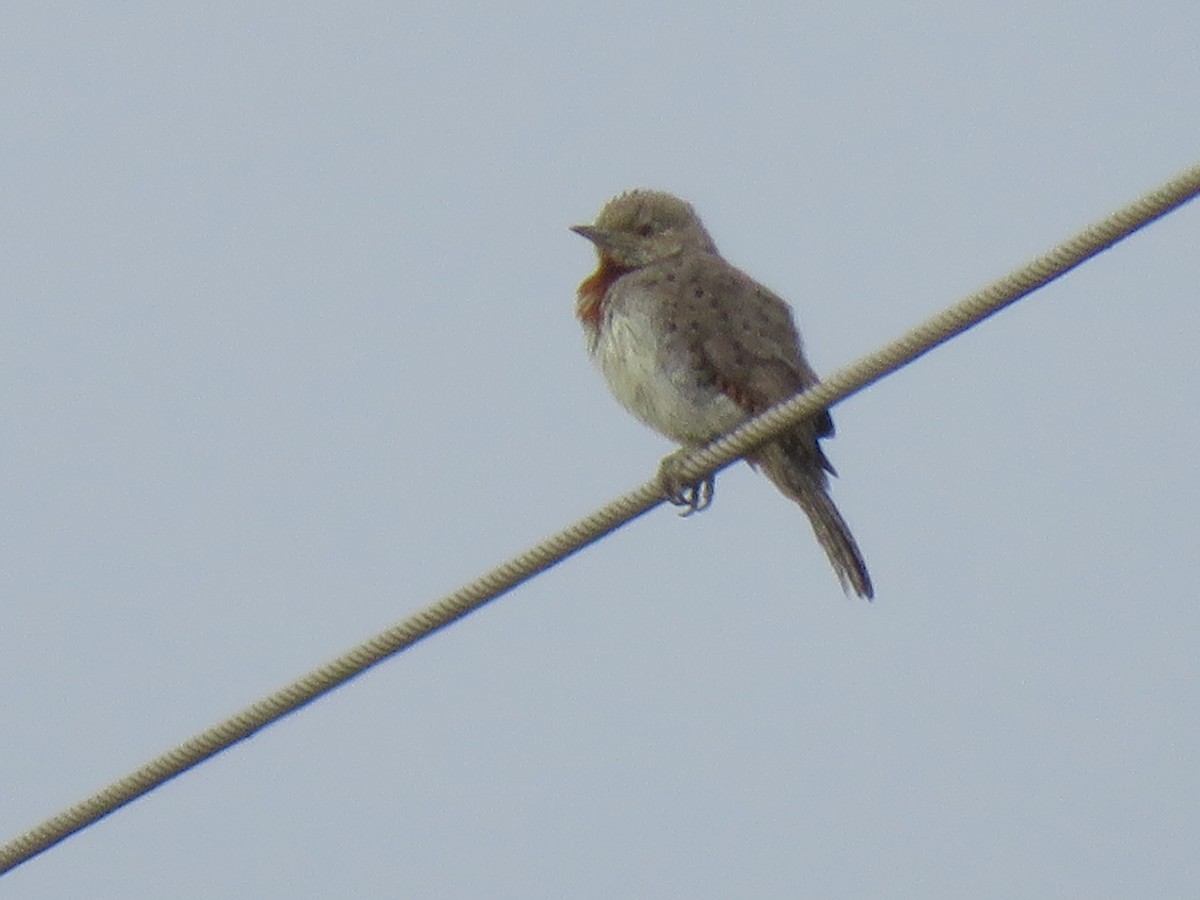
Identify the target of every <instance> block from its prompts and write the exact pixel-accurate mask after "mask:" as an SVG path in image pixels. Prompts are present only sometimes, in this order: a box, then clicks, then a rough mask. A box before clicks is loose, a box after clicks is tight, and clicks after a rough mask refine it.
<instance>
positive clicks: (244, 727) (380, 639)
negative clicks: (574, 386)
mask: <svg viewBox="0 0 1200 900" xmlns="http://www.w3.org/2000/svg"><path fill="white" fill-rule="evenodd" d="M1198 193H1200V164H1197V165H1195V166H1192V167H1191V168H1189V169H1186V170H1185V171H1184V172H1182V173H1181V174H1180V175H1178V176H1176V177H1175V178H1173V179H1172V180H1170V181H1168V182H1166V183H1165V184H1163V185H1162V186H1161V187H1159V188H1157V189H1156V190H1154V191H1152V192H1150V193H1149V194H1147V195H1146V196H1144V197H1142V198H1141V199H1139V200H1136V201H1134V202H1133V203H1131V204H1129V205H1128V206H1126V207H1124V208H1122V209H1120V210H1118V211H1117V212H1115V213H1113V214H1112V215H1110V216H1108V217H1107V218H1105V219H1103V220H1101V221H1099V222H1097V223H1095V224H1093V225H1091V226H1089V227H1087V228H1085V229H1084V230H1083V231H1081V232H1080V233H1079V234H1077V235H1075V236H1074V237H1072V238H1070V239H1069V240H1067V241H1065V242H1064V243H1062V244H1060V245H1058V246H1057V247H1055V248H1054V249H1053V250H1051V251H1050V252H1048V253H1046V254H1045V255H1043V256H1039V257H1037V258H1036V259H1034V260H1033V261H1032V262H1030V263H1028V264H1026V265H1025V266H1022V267H1021V268H1019V269H1017V270H1016V271H1014V272H1012V273H1011V274H1009V275H1006V276H1005V277H1003V278H1001V279H1000V280H998V281H996V282H993V283H992V284H990V285H988V286H987V287H985V288H983V289H982V290H980V291H978V292H976V293H974V294H971V295H969V296H967V297H965V298H963V299H962V300H960V301H959V302H957V303H955V304H954V305H953V306H951V307H949V308H947V309H946V310H944V311H943V312H941V313H939V314H938V315H936V316H934V317H932V318H930V319H928V320H927V321H925V322H923V323H922V324H921V325H918V326H917V327H916V328H914V329H913V330H911V331H909V332H908V333H907V334H904V335H902V336H901V337H899V338H897V339H896V340H894V341H892V342H891V343H889V344H887V345H885V346H884V347H882V348H881V349H879V350H877V351H875V352H874V353H871V354H869V355H868V356H865V357H863V358H862V359H860V360H859V361H857V362H855V363H853V364H851V365H849V366H847V367H846V368H844V369H841V370H839V371H837V372H835V373H834V374H833V375H831V376H830V377H829V378H827V379H825V380H824V381H822V382H821V383H820V384H818V385H816V386H815V387H813V388H811V389H810V390H808V391H806V392H804V393H803V394H800V395H798V396H796V397H794V398H792V399H791V400H788V401H786V402H784V403H781V404H779V405H777V406H774V407H772V408H771V409H769V410H767V411H766V412H764V413H762V414H761V415H759V416H757V417H755V418H754V419H751V420H750V421H748V422H746V423H745V424H743V425H741V426H740V427H739V428H737V429H736V430H735V431H733V432H731V433H730V434H728V435H726V436H725V437H722V438H719V439H718V440H716V441H714V442H713V443H711V444H709V445H707V446H705V447H702V448H700V449H698V450H695V451H694V452H691V453H688V454H687V455H686V456H684V457H681V458H680V459H679V460H678V462H677V466H678V468H677V474H678V475H679V476H681V477H682V478H684V479H686V480H689V481H692V480H696V481H699V480H701V479H703V478H705V477H707V476H708V475H711V474H713V473H715V472H717V471H719V470H720V469H723V468H725V467H726V466H729V465H731V464H732V463H734V462H735V461H737V460H738V459H740V458H741V457H742V456H743V455H744V454H746V453H747V452H748V451H750V450H752V449H754V448H755V447H757V446H758V445H760V444H762V443H764V442H765V441H767V440H769V439H770V438H772V437H773V436H774V435H776V434H778V433H779V432H780V431H783V430H785V429H786V428H788V427H789V426H791V425H794V424H795V423H797V422H798V421H800V420H801V419H804V418H806V417H808V416H811V415H813V414H814V413H816V412H818V411H820V410H821V409H824V408H827V407H829V406H832V405H833V404H834V403H836V402H838V401H839V400H842V399H844V398H845V397H848V396H850V395H851V394H854V393H857V392H858V391H861V390H862V389H863V388H865V387H867V386H868V385H870V384H873V383H874V382H876V381H878V380H879V379H881V378H883V377H885V376H887V375H889V374H891V373H892V372H895V371H896V370H898V369H899V368H901V367H902V366H905V365H907V364H908V363H910V362H912V361H913V360H915V359H917V358H918V357H919V356H921V355H923V354H925V353H928V352H929V351H930V350H932V349H933V348H934V347H937V346H938V345H939V344H942V343H944V342H945V341H948V340H950V339H951V338H953V337H955V336H956V335H958V334H961V333H962V332H963V331H966V330H967V329H968V328H970V327H972V326H973V325H976V324H978V323H979V322H980V321H982V320H983V319H985V318H987V317H988V316H990V315H992V314H993V313H996V312H998V311H1000V310H1001V309H1003V308H1004V307H1005V306H1008V305H1009V304H1011V303H1015V302H1016V301H1017V300H1019V299H1021V298H1022V297H1024V296H1026V295H1027V294H1029V293H1030V292H1032V291H1034V290H1036V289H1037V288H1039V287H1042V286H1043V285H1045V284H1048V283H1049V282H1051V281H1053V280H1055V279H1056V278H1059V277H1061V276H1062V275H1064V274H1066V273H1067V272H1069V271H1070V270H1071V269H1073V268H1075V267H1076V266H1078V265H1080V264H1081V263H1083V262H1085V261H1086V260H1088V259H1089V258H1091V257H1092V256H1095V255H1096V254H1097V253H1100V252H1102V251H1104V250H1106V249H1108V248H1109V247H1111V246H1113V245H1114V244H1116V243H1117V242H1118V241H1120V240H1122V239H1123V238H1126V237H1128V236H1129V235H1130V234H1132V233H1133V232H1135V231H1137V230H1138V229H1140V228H1142V227H1144V226H1146V225H1148V224H1149V223H1150V222H1153V221H1154V220H1155V219H1157V218H1159V217H1161V216H1164V215H1166V214H1167V213H1168V212H1170V211H1172V210H1173V209H1175V208H1177V207H1179V206H1181V205H1182V204H1184V203H1186V202H1187V201H1188V200H1191V199H1192V198H1193V197H1195V196H1196V195H1197V194H1198ZM664 499H665V498H664V496H663V490H662V487H661V485H660V483H659V481H658V479H657V478H655V479H652V480H650V481H647V482H646V483H645V484H643V485H641V486H640V487H638V488H636V489H635V490H632V491H630V492H629V493H627V494H625V495H624V496H622V497H618V498H617V499H616V500H613V501H612V502H611V503H609V504H607V505H606V506H604V507H603V508H601V509H599V510H597V511H596V512H594V513H592V514H591V515H589V516H586V517H584V518H582V519H580V520H579V521H577V522H575V523H574V524H572V525H569V526H567V527H566V528H565V529H563V530H562V531H560V532H558V533H557V534H555V535H552V536H551V537H549V538H547V539H546V540H545V541H542V542H541V543H539V544H536V545H535V546H533V547H531V548H530V549H528V550H526V551H525V552H524V553H521V554H519V555H518V556H515V557H513V558H512V559H510V560H508V561H507V562H504V563H501V564H500V565H499V566H497V567H496V568H494V569H492V570H491V571H489V572H487V573H485V574H484V575H482V576H481V577H479V578H477V579H476V580H475V581H472V582H470V583H469V584H467V585H465V586H463V587H461V588H459V589H458V590H457V591H455V592H454V593H452V594H449V595H447V596H445V597H443V598H442V599H441V600H438V601H437V602H436V603H434V604H432V605H431V606H428V607H426V608H425V609H422V610H419V611H418V612H416V613H413V614H412V615H410V616H409V617H408V618H406V619H403V620H401V621H400V622H397V623H396V624H394V625H392V626H391V627H390V628H387V629H385V630H384V631H381V632H380V633H378V634H376V635H375V636H374V637H372V638H370V639H369V640H366V641H364V642H363V643H361V644H359V645H358V646H356V647H354V648H352V649H350V650H349V651H347V652H346V653H344V654H342V655H341V656H339V657H337V658H336V659H334V660H332V661H330V662H328V663H326V664H325V665H322V666H319V667H318V668H316V669H313V670H312V671H311V672H309V673H308V674H307V675H304V676H303V677H301V678H299V679H297V680H296V681H293V682H292V683H291V684H288V685H285V686H284V687H282V688H280V689H279V690H277V691H275V692H274V693H271V694H269V695H267V696H266V697H263V698H262V699H261V700H259V701H257V702H256V703H253V704H251V705H250V706H247V707H246V708H244V709H242V710H240V711H239V712H237V713H235V714H234V715H232V716H230V717H229V718H228V719H225V720H224V721H222V722H219V723H218V724H216V725H214V726H212V727H211V728H208V729H206V730H204V731H202V732H200V733H199V734H197V735H195V736H194V737H192V738H190V739H188V740H186V741H184V742H183V743H182V744H179V745H178V746H176V747H175V748H173V749H171V750H169V751H167V752H166V753H164V754H162V755H161V756H158V757H156V758H155V759H152V760H150V761H149V762H148V763H146V764H145V765H143V766H141V767H139V768H138V769H136V770H134V771H133V772H131V773H130V774H128V775H126V776H125V777H123V778H120V779H118V780H117V781H114V782H112V783H111V784H109V785H108V786H107V787H105V788H103V789H102V790H100V791H98V792H96V793H95V794H92V795H91V796H90V797H87V798H86V799H84V800H81V801H79V802H78V803H76V804H74V805H73V806H71V807H69V808H67V809H65V810H63V811H62V812H60V813H58V814H57V815H55V816H53V817H51V818H49V819H46V820H45V821H44V822H42V823H41V824H39V825H37V826H35V827H34V828H32V829H30V830H29V831H27V832H25V833H24V834H21V835H19V836H18V837H16V838H14V839H13V840H11V841H9V842H8V843H7V844H4V845H2V846H0V874H3V873H5V872H8V871H10V870H11V869H13V868H15V867H16V866H18V865H20V864H21V863H23V862H25V861H27V860H29V859H31V858H32V857H34V856H36V855H38V854H39V853H41V852H43V851H44V850H46V849H48V848H49V847H52V846H53V845H55V844H57V843H58V842H59V841H62V840H64V839H65V838H67V837H69V836H70V835H72V834H74V833H75V832H77V831H80V830H82V829H84V828H87V827H88V826H89V825H92V824H93V823H95V822H97V821H99V820H100V819H102V818H104V817H105V816H107V815H109V814H110V813H112V812H114V811H116V810H117V809H120V808H121V807H122V806H124V805H125V804H127V803H130V802H132V801H133V800H136V799H137V798H138V797H141V796H142V795H144V794H147V793H149V792H150V791H152V790H154V789H155V788H157V787H159V786H160V785H162V784H164V783H165V782H167V781H169V780H170V779H172V778H174V777H176V776H177V775H180V774H182V773H183V772H186V771H187V770H188V769H190V768H192V767H193V766H196V765H199V764H200V763H202V762H204V761H205V760H207V759H209V758H211V757H213V756H215V755H216V754H218V753H220V752H221V751H223V750H226V749H228V748H229V747H231V746H233V745H234V744H236V743H237V742H238V741H241V740H244V739H245V738H247V737H249V736H250V735H252V734H254V733H255V732H256V731H259V730H260V729H262V728H265V727H266V726H267V725H270V724H272V723H273V722H276V721H278V720H279V719H281V718H282V717H283V716H286V715H287V714H288V713H291V712H294V711H295V710H297V709H299V708H300V707H302V706H305V705H307V704H309V703H311V702H313V701H314V700H316V699H317V698H319V697H322V696H324V695H325V694H327V693H329V692H330V691H332V690H333V689H334V688H336V687H338V686H340V685H342V684H344V683H345V682H347V681H349V680H350V679H351V678H354V677H355V676H357V675H361V674H362V673H363V672H364V671H366V670H367V669H368V668H370V667H371V666H373V665H376V664H377V663H379V662H382V661H383V660H385V659H387V658H388V657H390V656H393V655H394V654H396V653H399V652H400V651H402V650H404V649H405V648H407V647H410V646H412V645H413V644H415V643H416V642H417V641H420V640H422V639H423V638H426V637H428V636H429V635H431V634H433V633H434V632H435V631H438V630H440V629H442V628H445V627H446V626H447V625H449V624H450V623H452V622H454V621H456V620H458V619H461V618H462V617H463V616H465V615H467V614H468V613H470V612H473V611H474V610H476V609H479V608H480V607H481V606H483V605H484V604H485V603H488V602H489V601H491V600H494V599H496V598H497V597H499V596H500V595H502V594H504V593H506V592H507V591H509V590H511V589H512V588H514V587H516V586H517V585H519V584H522V583H523V582H525V581H528V580H529V579H531V578H533V577H534V576H535V575H537V574H539V573H541V572H544V571H545V570H547V569H549V568H550V567H551V566H554V565H556V564H558V563H560V562H562V561H563V560H564V559H566V558H567V557H568V556H570V555H571V554H573V553H575V552H576V551H578V550H581V549H583V548H584V547H586V546H588V545H589V544H591V543H593V542H595V541H597V540H599V539H600V538H602V537H604V536H605V535H607V534H608V533H609V532H611V531H614V530H615V529H617V528H619V527H620V526H621V525H624V524H625V523H626V522H629V521H631V520H633V519H634V518H636V517H638V516H640V515H642V514H643V513H645V512H647V511H649V510H650V509H653V508H654V507H656V506H658V505H659V504H660V503H662V502H664Z"/></svg>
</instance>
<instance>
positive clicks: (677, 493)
mask: <svg viewBox="0 0 1200 900" xmlns="http://www.w3.org/2000/svg"><path fill="white" fill-rule="evenodd" d="M688 453H689V451H688V450H686V449H685V450H676V451H675V452H674V453H672V454H671V455H670V456H666V457H664V458H663V460H662V462H660V463H659V465H658V483H659V484H660V485H661V486H662V491H663V494H664V495H665V496H666V498H667V500H669V501H670V502H671V503H672V504H674V505H675V506H682V507H685V508H684V510H683V511H682V512H681V513H680V514H679V515H680V516H683V517H684V518H686V517H687V516H690V515H691V514H692V513H698V512H703V511H704V510H706V509H708V508H709V506H711V505H712V501H713V494H714V493H715V491H716V476H714V475H709V476H708V477H707V478H703V479H701V480H700V481H688V480H687V479H685V478H683V476H682V475H680V473H679V466H680V463H681V462H682V461H683V458H684V457H685V456H687V454H688Z"/></svg>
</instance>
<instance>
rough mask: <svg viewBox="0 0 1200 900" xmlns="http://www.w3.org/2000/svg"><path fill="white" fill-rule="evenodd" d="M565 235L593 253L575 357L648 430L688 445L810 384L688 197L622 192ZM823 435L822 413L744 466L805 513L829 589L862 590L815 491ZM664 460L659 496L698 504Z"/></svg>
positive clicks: (824, 493) (754, 286) (846, 540)
mask: <svg viewBox="0 0 1200 900" xmlns="http://www.w3.org/2000/svg"><path fill="white" fill-rule="evenodd" d="M571 230H572V231H574V232H576V233H577V234H580V235H582V236H583V237H585V238H587V239H588V240H589V241H591V242H592V243H593V244H594V245H595V247H596V252H597V255H598V257H599V261H600V263H599V267H598V268H597V269H596V271H595V273H594V274H593V275H591V276H590V277H589V278H587V279H586V280H584V281H583V283H582V284H580V285H579V294H578V300H577V303H576V306H575V313H576V315H577V316H578V318H579V321H580V322H581V323H582V324H583V329H584V332H585V334H586V337H587V347H588V351H589V353H590V354H591V356H592V359H593V360H594V361H595V362H596V364H597V365H598V366H599V368H600V371H601V372H602V373H603V374H604V377H605V379H606V380H607V382H608V386H609V389H610V390H611V391H612V393H613V394H614V395H615V396H616V398H617V400H619V401H620V402H621V404H622V405H623V406H624V407H625V408H626V409H628V410H629V411H630V412H631V413H633V414H634V415H635V416H637V417H638V418H639V419H641V420H642V421H643V422H645V423H646V424H647V425H649V426H650V427H651V428H653V429H655V430H656V431H658V432H660V433H662V434H664V435H666V436H667V437H668V438H670V439H671V440H674V441H677V442H679V443H680V444H682V445H683V446H684V448H689V447H697V446H699V445H701V444H705V443H707V442H709V441H711V440H713V439H714V438H716V437H719V436H720V435H722V434H725V433H726V432H728V431H730V430H731V429H733V428H735V427H736V426H737V425H739V424H741V423H742V422H744V421H745V420H746V419H748V418H750V417H751V416H753V415H755V414H757V413H760V412H762V411H763V410H765V409H766V408H767V407H769V406H772V405H774V404H776V403H779V402H781V401H783V400H786V399H788V398H789V397H791V396H792V395H794V394H797V393H799V392H800V391H802V390H804V389H805V388H807V387H810V386H811V385H813V384H816V383H817V375H816V373H815V372H814V371H813V369H812V367H811V366H810V365H809V364H808V362H807V361H806V360H805V359H804V353H803V350H802V349H801V344H800V335H799V333H798V332H797V331H796V326H795V324H794V322H793V321H792V314H791V310H790V309H789V308H788V305H787V304H786V303H785V302H784V301H783V300H781V299H780V298H779V297H777V296H776V295H775V294H773V293H771V292H770V291H769V290H767V289H766V288H765V287H763V286H762V285H760V284H759V283H758V282H756V281H755V280H754V279H752V278H751V277H750V276H749V275H747V274H746V273H744V272H742V271H740V270H739V269H736V268H734V267H733V266H731V265H730V264H729V263H727V262H726V261H725V260H724V259H723V258H722V256H721V254H720V253H718V252H717V248H716V245H715V244H713V240H712V238H711V237H709V234H708V232H707V231H706V230H705V228H704V224H703V223H702V222H701V221H700V218H699V216H697V215H696V211H695V210H694V209H692V207H691V205H690V204H688V203H686V202H685V201H683V200H680V199H679V198H678V197H674V196H672V195H671V194H666V193H662V192H660V191H649V190H636V191H629V192H627V193H624V194H621V195H620V196H618V197H616V198H614V199H613V200H610V201H609V202H608V203H607V204H606V205H605V206H604V208H603V209H602V210H601V211H600V214H599V215H598V216H597V217H596V221H595V222H594V223H593V224H591V225H576V226H573V227H572V229H571ZM832 434H833V421H832V419H830V417H829V413H828V412H827V411H823V412H821V413H820V414H819V415H816V416H814V417H812V418H811V419H807V420H805V421H803V422H801V423H800V424H799V425H796V426H795V427H794V428H792V429H790V430H788V431H787V432H785V433H784V434H783V435H781V436H780V437H778V438H776V439H775V440H774V441H772V442H771V443H769V444H766V445H764V446H762V447H759V448H758V449H757V450H755V451H754V452H753V453H752V454H751V455H750V456H749V457H748V460H749V461H750V463H751V465H753V466H755V467H756V468H760V469H762V471H763V472H764V473H765V474H766V476H767V477H768V478H770V479H771V481H773V482H774V483H775V486H776V487H777V488H779V490H780V491H782V492H783V493H784V495H786V496H787V497H790V498H791V499H792V500H794V501H796V503H798V504H799V505H800V507H801V509H803V510H804V512H805V513H806V514H807V515H808V519H809V521H810V522H811V523H812V527H813V531H814V532H815V533H816V536H817V540H818V541H819V542H820V544H821V546H822V547H823V548H824V549H825V552H826V554H828V556H829V561H830V562H831V563H832V564H833V568H834V571H835V572H836V573H837V576H838V579H839V580H840V581H841V583H842V587H843V588H844V589H847V590H848V589H853V590H854V591H855V593H857V594H858V595H859V596H861V597H867V598H870V597H872V596H873V595H874V588H873V587H872V585H871V577H870V575H868V574H867V566H866V563H865V562H863V558H862V554H861V553H860V552H859V549H858V545H857V544H856V543H855V542H854V538H853V536H852V535H851V534H850V529H849V527H848V526H847V525H846V522H845V520H844V519H843V518H842V516H841V514H840V513H839V512H838V510H837V507H836V506H834V505H833V501H832V500H831V499H830V497H829V494H828V478H827V475H826V473H833V467H832V466H831V465H830V464H829V460H827V459H826V458H825V454H824V453H823V452H822V450H821V447H820V444H819V443H818V441H819V439H820V438H823V437H828V436H830V435H832ZM671 460H672V457H667V459H665V460H664V461H663V463H664V465H663V469H662V473H663V474H662V478H663V482H664V486H665V487H666V490H667V493H668V495H669V496H670V498H671V500H672V502H674V503H676V504H679V505H686V506H688V507H689V510H688V511H689V512H692V511H695V510H697V509H703V508H704V507H705V506H707V505H708V503H709V502H710V501H711V499H712V481H711V479H710V480H709V481H708V482H707V483H702V484H700V485H690V486H687V485H681V484H679V483H678V481H677V480H673V477H672V474H671V473H672V467H671V465H670V463H671Z"/></svg>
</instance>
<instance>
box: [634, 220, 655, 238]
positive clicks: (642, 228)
mask: <svg viewBox="0 0 1200 900" xmlns="http://www.w3.org/2000/svg"><path fill="white" fill-rule="evenodd" d="M637 233H638V234H640V235H641V236H642V237H650V235H652V234H654V226H653V225H651V224H650V223H649V222H647V223H646V224H645V225H639V226H638V230H637Z"/></svg>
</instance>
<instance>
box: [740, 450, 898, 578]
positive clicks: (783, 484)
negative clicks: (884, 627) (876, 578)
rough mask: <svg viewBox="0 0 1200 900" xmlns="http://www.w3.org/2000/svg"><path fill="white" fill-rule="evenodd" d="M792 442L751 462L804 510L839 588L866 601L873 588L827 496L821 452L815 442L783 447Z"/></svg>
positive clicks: (843, 522) (759, 453)
mask: <svg viewBox="0 0 1200 900" xmlns="http://www.w3.org/2000/svg"><path fill="white" fill-rule="evenodd" d="M792 443H793V442H792V441H786V442H785V443H778V442H777V443H772V444H768V445H767V446H765V447H763V448H761V449H760V450H758V451H757V452H756V453H755V454H754V458H753V461H754V462H755V463H756V464H757V465H759V466H761V467H762V470H763V474H765V475H766V476H767V477H768V478H770V479H771V481H772V482H774V484H775V486H776V487H777V488H779V490H780V491H782V492H783V494H784V495H785V496H787V497H789V498H791V499H792V500H794V501H796V503H798V504H799V505H800V508H801V509H803V510H804V512H805V514H806V515H807V516H808V520H809V522H811V523H812V529H813V533H814V534H816V536H817V541H818V542H819V543H820V544H821V547H822V548H823V549H824V550H825V554H826V555H827V556H828V557H829V562H830V563H831V564H832V565H833V571H834V572H835V573H837V577H838V581H840V582H841V583H842V590H845V591H849V590H850V589H853V590H854V593H856V594H858V596H860V597H864V598H866V599H867V600H870V599H871V598H872V597H874V596H875V588H874V586H872V584H871V576H870V575H869V574H868V573H867V564H866V562H864V561H863V557H862V552H861V551H860V550H859V549H858V544H856V543H855V542H854V535H852V534H851V533H850V526H848V525H847V524H846V520H845V519H843V518H842V514H841V513H840V512H838V508H837V507H836V506H834V505H833V500H832V499H831V498H830V496H829V491H828V479H827V478H826V475H825V471H824V470H825V469H827V468H829V464H828V463H827V462H826V461H825V455H824V454H823V453H822V452H821V450H820V448H819V447H818V446H817V444H816V442H815V441H809V440H804V441H796V442H795V446H786V445H791V444H792ZM785 444H786V445H785ZM814 451H815V452H814Z"/></svg>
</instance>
